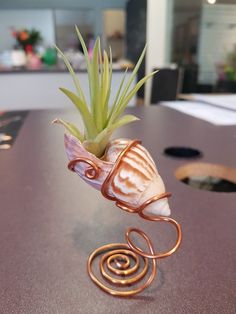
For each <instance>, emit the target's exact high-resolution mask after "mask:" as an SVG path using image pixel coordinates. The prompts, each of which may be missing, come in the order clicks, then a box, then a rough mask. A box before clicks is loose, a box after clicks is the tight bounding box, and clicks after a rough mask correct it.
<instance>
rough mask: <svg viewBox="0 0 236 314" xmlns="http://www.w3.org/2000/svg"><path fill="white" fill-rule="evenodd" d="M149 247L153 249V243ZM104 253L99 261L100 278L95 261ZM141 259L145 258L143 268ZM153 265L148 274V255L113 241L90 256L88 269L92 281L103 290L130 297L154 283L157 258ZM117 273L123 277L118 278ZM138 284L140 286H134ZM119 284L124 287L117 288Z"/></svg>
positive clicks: (152, 262)
mask: <svg viewBox="0 0 236 314" xmlns="http://www.w3.org/2000/svg"><path fill="white" fill-rule="evenodd" d="M149 249H150V250H153V248H152V244H151V243H150V244H149ZM107 250H108V252H107ZM103 253H105V254H104V255H102V257H101V258H100V262H99V269H100V276H101V277H102V279H100V278H99V277H98V276H97V275H95V273H94V271H93V263H94V260H95V258H96V257H98V256H99V255H101V254H103ZM131 258H132V259H133V262H134V265H133V266H131ZM140 259H142V260H143V268H142V269H141V270H140ZM112 264H114V265H112ZM151 265H152V266H151V267H152V269H151V273H150V274H149V275H147V273H148V269H149V265H148V259H147V258H146V257H142V256H140V255H138V254H136V253H134V252H133V251H132V250H131V249H130V247H129V246H128V244H125V243H112V244H107V245H104V246H101V247H100V248H98V249H96V250H95V251H94V252H93V253H92V254H91V255H90V256H89V259H88V263H87V270H88V273H89V276H90V278H91V279H92V281H93V282H94V283H95V284H96V285H97V286H98V287H99V288H101V289H102V290H103V291H105V292H107V293H109V294H111V295H114V296H121V297H128V296H132V295H135V294H138V293H140V292H141V291H143V290H144V289H146V288H147V287H148V286H149V285H150V284H151V283H152V281H153V280H154V278H155V276H156V260H155V259H153V260H152V261H151ZM108 271H109V273H108ZM114 275H116V276H114ZM117 275H120V276H121V279H119V278H117ZM145 278H146V279H145ZM136 284H138V285H139V287H137V288H132V286H133V285H136ZM117 286H118V287H122V288H120V289H117ZM130 287H131V288H130ZM121 289H123V290H121Z"/></svg>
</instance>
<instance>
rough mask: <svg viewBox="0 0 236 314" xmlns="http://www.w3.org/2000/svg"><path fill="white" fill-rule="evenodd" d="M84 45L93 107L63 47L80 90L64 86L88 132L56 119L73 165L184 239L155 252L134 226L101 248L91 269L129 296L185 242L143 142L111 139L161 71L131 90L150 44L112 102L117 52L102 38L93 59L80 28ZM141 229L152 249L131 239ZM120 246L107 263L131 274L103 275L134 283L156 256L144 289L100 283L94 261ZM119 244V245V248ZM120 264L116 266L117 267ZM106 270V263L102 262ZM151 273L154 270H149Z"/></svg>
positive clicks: (109, 194) (120, 202)
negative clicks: (103, 44)
mask: <svg viewBox="0 0 236 314" xmlns="http://www.w3.org/2000/svg"><path fill="white" fill-rule="evenodd" d="M76 32H77V34H78V37H79V40H80V43H81V45H82V47H83V52H84V55H85V59H86V65H87V71H88V79H89V87H90V106H89V105H88V103H87V100H86V99H85V96H84V93H83V91H82V89H81V86H80V82H79V80H78V78H77V76H76V75H75V73H74V70H73V69H72V67H71V65H70V63H69V61H68V60H67V58H66V57H65V56H64V54H63V53H62V52H61V51H60V50H59V49H58V48H57V50H58V52H59V54H60V55H61V56H62V58H63V60H64V62H65V64H66V66H67V68H68V70H69V72H70V74H71V76H72V79H73V81H74V85H75V88H76V93H73V92H72V91H69V90H67V89H65V88H60V90H61V91H62V92H63V93H64V94H65V95H66V96H67V97H69V98H70V100H71V101H72V103H73V104H74V105H75V106H76V108H77V109H78V111H79V113H80V115H81V117H82V119H83V123H84V130H85V131H84V132H82V131H81V130H79V129H78V128H77V127H76V126H75V125H74V124H72V123H70V122H67V121H63V120H62V119H55V120H54V121H53V122H54V123H59V124H62V125H63V126H64V127H65V129H66V130H67V132H66V133H65V135H64V140H65V150H66V154H67V157H68V159H69V164H68V167H69V169H70V170H72V171H74V172H76V173H77V174H78V175H79V176H80V177H81V178H82V179H83V180H84V181H85V182H87V183H88V184H90V185H91V186H92V187H94V188H95V189H97V190H99V191H101V193H102V195H103V196H104V197H106V198H108V199H110V200H112V201H115V202H116V205H117V206H118V207H119V208H121V209H123V210H125V211H127V212H129V213H137V214H138V215H139V216H140V217H142V218H144V219H147V220H151V221H166V222H170V223H171V224H172V225H174V226H175V228H176V230H177V233H178V237H177V241H176V243H175V245H174V247H173V248H172V249H171V250H169V251H167V252H165V253H159V254H157V253H155V251H154V248H153V246H152V243H151V241H150V239H149V238H148V236H147V235H146V234H145V233H144V232H143V231H141V230H139V229H136V228H131V229H129V230H128V231H127V233H126V240H127V242H128V244H109V245H107V246H103V247H101V248H99V249H97V250H95V251H94V252H93V253H92V254H91V255H90V257H89V260H88V265H87V267H88V272H89V275H90V277H91V279H92V280H93V281H94V282H95V283H96V284H97V285H98V286H99V287H100V288H101V289H103V290H104V291H105V292H107V293H110V294H112V295H118V296H128V295H134V294H137V293H139V292H141V291H142V290H143V289H145V288H146V287H147V286H149V285H150V283H151V282H152V281H153V279H154V277H155V274H156V259H158V258H161V257H166V256H169V255H171V254H172V253H173V252H175V251H176V250H177V248H178V247H179V245H180V242H181V228H180V226H179V224H178V223H177V222H176V221H175V220H173V219H172V218H169V217H167V216H169V215H170V209H169V205H168V197H169V196H170V194H169V193H167V192H166V191H165V186H164V183H163V181H162V178H161V176H160V174H159V173H158V171H157V169H156V166H155V163H154V161H153V159H152V157H151V156H150V154H149V153H148V151H147V150H146V149H145V148H144V147H143V146H142V145H141V142H140V141H139V140H136V139H135V140H131V139H123V138H122V139H120V138H119V139H115V140H110V138H111V135H112V134H113V132H114V131H115V130H116V129H117V128H119V127H121V126H123V125H125V124H127V123H130V122H133V121H136V120H138V119H137V117H135V116H133V115H123V113H124V111H125V109H126V107H127V105H128V103H129V101H130V100H131V99H132V97H133V96H134V95H135V93H136V92H137V91H138V89H139V88H140V87H141V86H142V85H143V84H144V83H145V82H146V81H147V80H148V79H149V78H150V77H152V76H153V75H154V74H155V73H156V71H155V72H152V73H150V74H148V75H147V76H145V77H144V78H142V79H141V80H140V81H139V82H137V84H136V85H135V86H134V87H133V88H131V84H132V82H133V81H134V80H135V78H136V73H137V71H138V68H139V66H140V64H141V62H142V61H143V59H144V56H145V51H146V47H145V48H144V50H143V52H142V54H141V56H140V58H139V60H138V62H137V64H136V66H135V67H134V69H133V72H132V74H131V75H130V78H129V79H128V80H126V79H125V75H126V71H125V73H124V77H123V79H122V81H121V83H120V86H119V87H118V89H117V94H116V97H115V99H114V101H113V103H112V105H111V106H110V103H109V102H110V91H111V80H112V53H111V51H110V52H109V56H108V54H107V53H106V52H105V51H104V52H103V53H102V52H101V44H100V39H99V38H97V40H96V42H95V45H94V48H93V53H92V57H91V58H89V54H88V51H87V48H86V45H85V42H84V40H83V38H82V35H81V33H80V32H79V30H78V28H77V27H76ZM132 232H133V233H138V234H139V235H140V236H142V237H143V238H144V239H145V240H146V241H147V245H148V249H149V252H144V251H142V250H141V249H140V248H138V247H136V246H135V245H134V244H133V243H132V241H131V239H130V233H132ZM112 247H113V248H114V249H115V251H114V254H113V253H112V251H111V252H110V253H109V254H108V253H107V254H108V255H106V256H105V257H103V262H104V261H105V260H107V263H108V264H109V265H110V266H108V268H109V269H112V272H115V273H116V274H119V275H124V276H125V277H126V276H127V278H123V279H119V280H118V279H111V278H110V276H109V275H107V274H103V275H104V277H105V278H106V280H108V281H109V282H110V283H111V284H114V285H122V286H125V287H127V286H130V285H131V287H132V285H133V284H134V283H136V282H139V281H140V280H141V279H143V277H144V276H145V275H146V274H147V270H148V267H147V264H148V259H150V260H151V264H152V271H151V274H149V277H148V279H147V281H146V282H145V283H144V284H141V286H140V287H138V288H131V289H128V290H125V291H120V290H117V289H113V288H109V287H107V286H106V284H103V283H101V282H100V280H99V279H98V278H97V276H96V275H95V273H94V271H93V266H92V264H93V262H94V259H95V258H96V257H97V256H98V255H100V254H101V253H103V251H107V250H108V249H109V250H110V249H111V248H112ZM117 248H119V249H118V250H117ZM127 256H128V257H131V259H132V258H133V259H134V260H135V261H136V262H137V261H138V258H142V259H143V260H144V264H145V266H144V270H143V271H142V272H141V274H138V275H137V276H136V277H135V278H133V279H130V278H129V275H130V274H132V273H133V272H134V270H137V269H138V266H137V267H136V268H134V267H131V268H132V269H131V272H130V271H129V270H128V269H127V268H129V267H130V266H131V264H130V263H129V262H128V257H127ZM114 268H116V270H114ZM100 269H101V272H102V273H103V266H102V264H100ZM147 275H148V274H147Z"/></svg>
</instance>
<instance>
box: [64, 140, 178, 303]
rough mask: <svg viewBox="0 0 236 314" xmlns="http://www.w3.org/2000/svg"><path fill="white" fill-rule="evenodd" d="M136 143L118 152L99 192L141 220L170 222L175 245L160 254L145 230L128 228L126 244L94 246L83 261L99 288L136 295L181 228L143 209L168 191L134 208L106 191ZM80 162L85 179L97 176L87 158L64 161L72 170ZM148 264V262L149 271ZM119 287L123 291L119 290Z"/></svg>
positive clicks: (171, 250) (94, 166)
mask: <svg viewBox="0 0 236 314" xmlns="http://www.w3.org/2000/svg"><path fill="white" fill-rule="evenodd" d="M140 143H141V142H140V141H138V140H134V141H132V142H130V144H129V145H127V146H126V148H125V149H124V150H123V151H122V152H121V153H120V155H119V156H118V158H117V160H116V163H115V165H114V167H113V168H112V170H111V171H110V173H109V174H108V176H107V178H106V179H105V181H104V183H103V185H102V189H101V193H102V194H103V196H104V197H106V198H107V199H109V200H113V201H115V202H116V205H117V206H118V207H119V208H121V209H122V210H124V211H127V212H129V213H137V214H138V215H139V216H140V217H141V218H143V219H145V220H149V221H154V222H167V223H170V224H172V225H173V226H174V227H175V229H176V232H177V240H176V242H175V245H174V246H173V247H172V248H171V249H169V250H168V251H166V252H164V253H156V252H155V250H154V247H153V244H152V241H151V239H150V238H149V237H148V236H147V234H146V233H144V232H143V231H142V230H140V229H137V228H129V229H128V230H127V231H126V234H125V238H126V241H127V244H126V243H112V244H107V245H103V246H101V247H99V248H97V249H96V250H95V251H94V252H93V253H92V254H91V255H90V256H89V259H88V262H87V270H88V273H89V276H90V278H91V279H92V281H93V282H94V283H95V284H96V285H97V286H98V287H99V288H101V289H102V290H103V291H105V292H107V293H109V294H111V295H114V296H121V297H128V296H132V295H135V294H138V293H140V292H142V291H143V290H144V289H146V288H147V287H148V286H149V285H150V284H151V283H152V281H153V280H154V278H155V276H156V273H157V268H156V262H157V259H160V258H164V257H167V256H170V255H172V254H173V253H174V252H175V251H176V250H177V249H178V247H179V246H180V243H181V240H182V231H181V227H180V225H179V224H178V222H177V221H175V220H174V219H172V218H169V217H162V216H154V215H148V214H146V213H145V208H146V207H147V206H148V205H149V204H151V203H152V202H155V201H157V200H160V199H162V198H165V197H170V196H171V194H170V193H163V194H161V195H156V196H154V197H152V198H150V199H148V200H147V201H146V202H145V203H143V204H142V205H141V206H140V207H138V208H135V207H133V208H132V207H130V206H128V205H127V204H125V203H124V202H121V201H120V200H118V199H116V198H115V197H113V196H111V195H109V194H108V187H109V184H110V182H112V180H113V177H114V175H115V173H116V171H117V169H118V167H119V164H120V162H121V160H122V158H123V157H124V155H125V154H126V153H127V152H128V151H129V150H130V148H131V147H133V146H135V145H137V144H140ZM80 162H83V163H86V164H88V165H89V166H90V167H89V168H88V169H87V170H86V171H85V174H84V175H85V176H86V177H87V178H88V179H95V178H97V176H98V175H99V173H100V169H99V167H97V166H96V165H95V164H94V162H92V161H91V160H90V159H87V158H82V157H81V158H76V159H74V160H72V161H70V163H69V164H68V168H69V169H70V170H72V171H74V168H75V166H76V164H77V163H80ZM131 233H136V234H138V235H139V236H141V237H142V238H143V239H144V240H145V242H146V244H147V248H148V252H145V251H143V250H142V249H141V248H139V247H138V246H136V245H135V244H134V243H133V241H132V240H131V237H130V235H131ZM101 255H102V256H101ZM98 257H100V261H99V270H100V274H99V275H96V274H95V272H94V267H93V264H94V261H95V259H96V258H98ZM149 264H150V265H151V270H150V271H149ZM141 266H142V267H141ZM148 271H149V273H148ZM118 276H120V277H118ZM122 288H123V290H121V289H122Z"/></svg>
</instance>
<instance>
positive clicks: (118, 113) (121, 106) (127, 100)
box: [113, 70, 158, 121]
mask: <svg viewBox="0 0 236 314" xmlns="http://www.w3.org/2000/svg"><path fill="white" fill-rule="evenodd" d="M157 72H158V70H157V71H154V72H152V73H149V74H148V75H146V76H145V77H143V78H142V79H141V80H140V81H139V82H138V83H137V84H136V85H135V86H134V88H133V89H132V90H131V91H130V92H129V94H128V95H127V96H126V97H125V99H124V100H123V102H122V103H121V105H120V106H119V108H117V109H116V112H115V114H114V115H113V119H114V121H116V120H117V119H118V118H119V116H120V115H121V114H122V113H123V111H124V110H125V108H126V106H127V105H128V103H129V101H130V100H131V99H132V98H133V97H134V95H135V94H136V93H137V91H138V90H139V89H140V88H141V87H142V86H143V84H145V83H146V81H147V80H148V79H149V78H150V77H152V76H153V75H155V74H156V73H157Z"/></svg>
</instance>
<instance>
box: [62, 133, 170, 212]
mask: <svg viewBox="0 0 236 314" xmlns="http://www.w3.org/2000/svg"><path fill="white" fill-rule="evenodd" d="M65 148H66V153H67V157H68V159H69V160H70V161H73V160H75V161H78V162H76V163H74V165H73V170H74V171H75V172H76V173H77V174H78V175H79V176H80V177H81V178H82V179H83V180H85V181H86V182H87V183H89V184H90V185H91V186H93V187H94V188H96V189H97V190H100V191H101V192H102V193H103V195H104V196H106V197H107V198H109V199H111V200H116V201H118V202H121V203H122V204H125V205H127V206H128V207H130V208H133V209H135V208H140V206H141V205H142V204H144V203H145V202H146V201H147V200H148V199H150V198H152V197H154V196H156V195H162V194H163V193H165V186H164V183H163V181H162V178H161V176H160V175H159V173H158V171H157V168H156V166H155V163H154V161H153V159H152V157H151V156H150V154H149V153H148V151H147V150H146V149H145V148H144V147H143V146H142V145H141V144H140V142H139V141H131V140H129V139H116V140H113V141H111V142H110V143H109V145H108V147H107V149H106V151H105V154H104V156H103V158H102V159H99V158H97V157H96V156H94V155H93V154H91V153H89V152H88V151H87V150H86V149H85V148H84V147H83V146H82V144H81V143H80V142H79V141H78V140H77V139H76V138H75V137H74V136H73V135H70V134H65ZM127 148H128V149H127ZM80 161H81V162H80ZM82 161H84V162H82ZM86 174H87V175H86ZM145 211H147V212H148V213H151V214H154V215H161V216H169V215H170V209H169V205H168V201H167V198H166V197H164V198H162V199H159V200H157V201H155V202H152V203H150V204H149V205H147V207H146V208H145Z"/></svg>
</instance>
